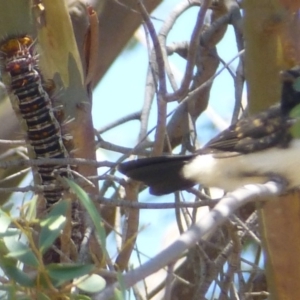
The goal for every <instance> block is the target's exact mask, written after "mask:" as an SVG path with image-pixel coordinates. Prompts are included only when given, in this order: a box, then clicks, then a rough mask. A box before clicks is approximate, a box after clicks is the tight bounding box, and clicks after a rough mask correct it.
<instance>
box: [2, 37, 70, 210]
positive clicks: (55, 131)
mask: <svg viewBox="0 0 300 300" xmlns="http://www.w3.org/2000/svg"><path fill="white" fill-rule="evenodd" d="M0 50H1V61H2V75H3V77H4V79H5V80H4V81H5V82H4V84H5V85H6V88H7V90H8V92H9V96H10V99H11V102H12V104H13V107H14V109H15V110H16V112H17V113H18V114H20V115H21V119H22V125H23V127H24V128H25V129H26V131H27V139H28V146H29V147H31V149H32V151H33V153H34V154H35V157H36V158H65V157H68V152H67V150H66V148H65V146H64V143H63V137H62V132H61V127H60V123H59V122H58V120H57V119H56V116H55V114H54V109H53V105H52V101H51V99H50V96H49V93H48V91H47V89H46V88H45V83H44V80H43V78H42V75H41V72H40V70H39V68H38V57H37V55H36V54H35V53H34V48H33V39H32V38H31V37H30V36H27V35H25V36H21V37H16V38H11V39H8V40H6V41H5V42H3V43H2V44H1V46H0ZM67 167H68V166H62V165H59V166H58V165H41V166H38V167H37V173H38V177H39V179H40V180H39V181H40V183H41V184H42V185H44V186H47V185H50V184H55V185H56V188H55V189H53V190H51V191H50V190H49V191H47V190H45V191H44V197H45V199H46V202H47V207H49V206H51V205H52V204H53V203H55V202H57V201H58V200H59V199H60V198H61V196H62V192H63V188H62V186H61V185H60V184H58V182H57V180H56V178H55V176H54V174H53V171H55V170H58V171H59V169H61V168H67ZM60 175H61V176H67V172H60Z"/></svg>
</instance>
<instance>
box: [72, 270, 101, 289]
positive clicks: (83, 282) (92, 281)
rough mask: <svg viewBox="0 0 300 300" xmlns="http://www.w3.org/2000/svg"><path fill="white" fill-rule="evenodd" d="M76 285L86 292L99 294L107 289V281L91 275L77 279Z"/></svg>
mask: <svg viewBox="0 0 300 300" xmlns="http://www.w3.org/2000/svg"><path fill="white" fill-rule="evenodd" d="M74 285H76V286H77V287H78V288H79V289H80V290H82V291H84V292H88V293H98V292H100V291H102V290H103V289H104V288H105V286H106V281H105V280H104V279H103V277H101V276H99V275H97V274H91V275H88V276H82V277H80V278H78V279H76V280H75V282H74Z"/></svg>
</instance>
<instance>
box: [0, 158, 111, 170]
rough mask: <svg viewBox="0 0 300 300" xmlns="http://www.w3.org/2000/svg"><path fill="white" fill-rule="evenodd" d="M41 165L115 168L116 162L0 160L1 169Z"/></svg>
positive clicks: (91, 160) (58, 159) (59, 159)
mask: <svg viewBox="0 0 300 300" xmlns="http://www.w3.org/2000/svg"><path fill="white" fill-rule="evenodd" d="M41 165H74V166H76V165H77V166H78V165H89V166H94V167H97V168H101V167H108V168H114V167H115V166H116V163H113V162H110V161H96V160H93V159H85V158H40V159H28V160H24V159H15V160H9V161H0V169H7V168H9V167H14V166H25V167H32V166H41Z"/></svg>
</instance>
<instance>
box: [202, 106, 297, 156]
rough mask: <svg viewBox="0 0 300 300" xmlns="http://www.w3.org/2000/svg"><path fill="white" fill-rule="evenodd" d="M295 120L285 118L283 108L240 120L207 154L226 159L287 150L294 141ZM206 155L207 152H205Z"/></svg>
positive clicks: (215, 140)
mask: <svg viewBox="0 0 300 300" xmlns="http://www.w3.org/2000/svg"><path fill="white" fill-rule="evenodd" d="M290 127H291V118H289V117H288V116H283V115H282V113H281V109H280V106H279V105H277V106H273V107H272V108H270V109H268V110H266V111H264V112H262V113H259V114H256V115H255V116H253V117H248V118H244V119H241V120H239V121H238V122H237V123H235V124H233V125H231V126H230V127H229V128H228V129H226V130H224V131H222V132H221V133H220V134H219V135H217V136H216V137H215V138H213V139H212V140H211V141H210V142H209V143H208V144H206V145H205V147H204V151H205V152H213V153H214V152H216V154H219V155H220V151H221V152H224V153H223V155H224V156H225V157H226V156H228V155H229V153H231V154H232V155H239V154H247V153H253V152H255V151H261V150H264V149H267V148H269V147H276V146H277V147H286V146H287V145H288V143H289V141H290V139H291V136H290V134H289V132H288V130H289V128H290ZM202 152H203V150H202Z"/></svg>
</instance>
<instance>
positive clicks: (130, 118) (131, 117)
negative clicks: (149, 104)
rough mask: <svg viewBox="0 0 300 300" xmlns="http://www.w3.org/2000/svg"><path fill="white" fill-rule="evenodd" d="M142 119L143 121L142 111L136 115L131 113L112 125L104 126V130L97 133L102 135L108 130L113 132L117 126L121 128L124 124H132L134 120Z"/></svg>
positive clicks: (101, 129)
mask: <svg viewBox="0 0 300 300" xmlns="http://www.w3.org/2000/svg"><path fill="white" fill-rule="evenodd" d="M140 119H141V111H136V112H134V113H131V114H129V115H127V116H124V117H122V118H120V119H119V120H116V121H113V122H111V123H110V124H107V125H105V126H103V127H102V128H100V129H98V130H97V132H98V134H102V133H104V132H106V131H108V130H111V129H113V128H115V127H117V126H120V125H122V124H124V123H127V122H130V121H133V120H140Z"/></svg>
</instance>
